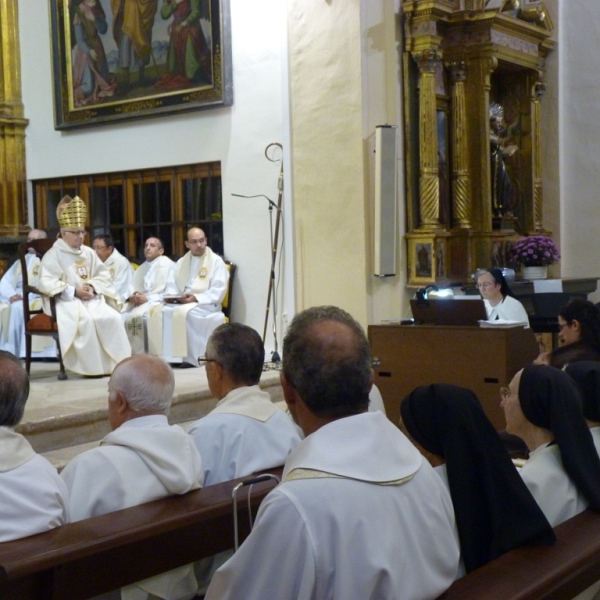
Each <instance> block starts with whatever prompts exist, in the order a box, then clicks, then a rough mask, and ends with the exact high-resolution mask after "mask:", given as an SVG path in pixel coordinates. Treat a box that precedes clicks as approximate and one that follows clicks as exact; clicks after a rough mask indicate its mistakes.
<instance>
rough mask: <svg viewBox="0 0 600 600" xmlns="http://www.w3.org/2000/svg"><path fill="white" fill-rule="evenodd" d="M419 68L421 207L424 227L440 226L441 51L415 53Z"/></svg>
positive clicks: (431, 50)
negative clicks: (438, 89)
mask: <svg viewBox="0 0 600 600" xmlns="http://www.w3.org/2000/svg"><path fill="white" fill-rule="evenodd" d="M413 57H414V59H415V61H416V63H417V65H418V67H419V113H420V119H419V147H420V149H421V153H420V160H419V209H420V215H421V227H420V228H421V229H423V230H426V231H431V230H435V229H438V228H439V227H440V222H439V214H440V180H439V172H438V136H437V121H436V100H435V73H436V69H437V67H438V64H439V62H440V60H441V54H440V53H439V52H438V51H437V50H434V49H429V50H426V51H423V52H416V53H414V54H413Z"/></svg>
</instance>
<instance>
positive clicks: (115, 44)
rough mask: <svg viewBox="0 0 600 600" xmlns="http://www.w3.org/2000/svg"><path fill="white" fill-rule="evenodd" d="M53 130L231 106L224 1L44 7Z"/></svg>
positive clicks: (124, 0) (118, 0) (86, 0)
mask: <svg viewBox="0 0 600 600" xmlns="http://www.w3.org/2000/svg"><path fill="white" fill-rule="evenodd" d="M49 2H50V29H51V31H50V34H51V40H52V68H53V83H54V117H55V129H59V130H60V129H73V128H79V127H90V126H94V125H102V124H105V123H114V122H118V121H129V120H132V119H139V118H148V117H156V116H160V115H165V114H173V113H179V112H185V111H191V110H199V109H208V108H215V107H222V106H231V105H232V104H233V82H232V65H231V32H230V18H229V0H49Z"/></svg>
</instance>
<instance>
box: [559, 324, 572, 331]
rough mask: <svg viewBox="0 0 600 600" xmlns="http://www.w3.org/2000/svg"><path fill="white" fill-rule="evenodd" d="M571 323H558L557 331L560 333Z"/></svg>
mask: <svg viewBox="0 0 600 600" xmlns="http://www.w3.org/2000/svg"><path fill="white" fill-rule="evenodd" d="M570 326H571V323H563V324H562V325H561V324H560V323H559V324H558V330H559V331H562V330H563V329H564V328H565V327H570Z"/></svg>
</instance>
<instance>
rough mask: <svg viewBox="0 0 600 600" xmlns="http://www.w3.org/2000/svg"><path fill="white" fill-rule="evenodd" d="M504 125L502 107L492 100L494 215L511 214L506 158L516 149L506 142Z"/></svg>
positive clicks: (509, 184)
mask: <svg viewBox="0 0 600 600" xmlns="http://www.w3.org/2000/svg"><path fill="white" fill-rule="evenodd" d="M508 139H509V138H508V136H507V129H506V128H505V127H504V109H503V108H502V106H501V105H500V104H498V103H497V102H494V103H493V104H491V105H490V152H491V165H492V179H491V182H492V210H493V212H494V216H496V217H505V216H511V215H512V208H511V204H510V198H511V191H512V183H511V181H510V175H509V174H508V171H507V169H506V160H507V159H508V158H510V157H511V156H513V154H514V153H515V152H516V151H517V150H518V146H517V145H516V144H508Z"/></svg>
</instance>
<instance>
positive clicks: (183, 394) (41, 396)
mask: <svg viewBox="0 0 600 600" xmlns="http://www.w3.org/2000/svg"><path fill="white" fill-rule="evenodd" d="M58 370H59V368H58V364H57V363H33V364H32V366H31V377H30V381H31V390H30V393H29V400H28V401H27V405H26V407H25V415H24V417H23V420H22V421H21V423H20V424H19V425H18V426H17V428H16V430H17V431H19V432H20V433H22V434H23V435H25V436H26V437H27V439H28V440H29V442H30V443H31V445H32V446H33V448H34V449H35V450H36V452H39V453H42V454H44V456H46V458H48V460H50V461H51V462H52V463H53V464H54V465H55V466H57V467H58V468H61V467H62V466H64V464H66V462H68V460H69V459H70V458H72V457H73V456H75V455H76V454H78V453H79V452H83V451H84V450H87V449H88V448H91V447H93V446H95V445H97V443H98V441H99V440H100V439H102V437H103V436H104V435H106V434H107V433H108V432H109V430H110V428H109V425H108V411H107V401H108V391H107V386H108V377H103V378H100V379H90V378H86V377H82V376H81V375H76V374H74V373H69V378H68V379H67V380H66V381H59V380H58V379H57V374H58ZM173 372H174V374H175V395H174V397H173V403H172V405H171V412H170V414H169V421H170V423H180V424H182V425H184V426H185V425H186V424H189V423H190V422H192V421H195V420H196V419H198V418H200V417H202V416H204V415H206V414H207V413H208V412H210V411H211V410H212V409H213V408H214V406H215V404H216V400H215V398H213V396H212V394H211V393H210V390H209V389H208V383H207V381H206V373H205V370H204V368H203V367H201V368H198V369H174V370H173ZM261 387H262V388H263V389H264V390H265V391H268V392H269V393H270V394H271V397H272V398H273V401H274V402H278V401H281V400H283V395H282V391H281V386H280V385H279V373H278V372H277V371H266V372H265V373H263V377H262V379H261Z"/></svg>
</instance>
